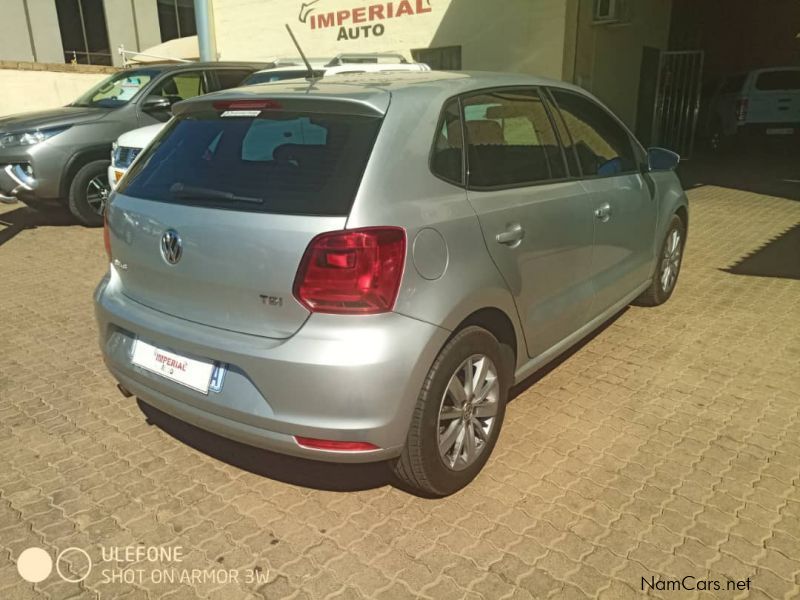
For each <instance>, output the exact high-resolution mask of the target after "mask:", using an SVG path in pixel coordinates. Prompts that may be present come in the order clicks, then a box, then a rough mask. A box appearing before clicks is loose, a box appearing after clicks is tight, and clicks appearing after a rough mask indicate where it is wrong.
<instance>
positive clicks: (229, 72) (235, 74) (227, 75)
mask: <svg viewBox="0 0 800 600" xmlns="http://www.w3.org/2000/svg"><path fill="white" fill-rule="evenodd" d="M251 72H252V71H236V70H233V69H221V70H219V71H214V73H215V74H216V76H217V82H218V83H219V89H221V90H227V89H228V88H233V87H237V86H239V85H241V83H242V81H244V78H245V77H247V76H248V75H250V73H251Z"/></svg>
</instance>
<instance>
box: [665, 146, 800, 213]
mask: <svg viewBox="0 0 800 600" xmlns="http://www.w3.org/2000/svg"><path fill="white" fill-rule="evenodd" d="M798 158H800V149H798V148H797V147H796V146H794V145H792V144H788V143H783V144H777V143H775V144H771V145H768V144H763V143H762V144H755V145H753V146H752V147H749V148H741V149H736V150H731V151H728V152H725V153H723V154H716V155H715V154H709V153H707V152H706V153H703V152H698V153H697V154H696V155H695V156H694V157H692V158H691V159H690V160H687V161H684V162H682V163H681V164H680V166H679V167H678V175H679V177H680V179H681V183H682V184H683V187H684V188H685V189H687V190H689V189H692V188H696V187H701V186H704V185H713V186H718V187H723V188H729V189H737V190H742V191H746V192H753V193H756V194H762V195H765V196H774V197H776V198H785V199H787V200H794V201H800V176H798V171H797V160H798Z"/></svg>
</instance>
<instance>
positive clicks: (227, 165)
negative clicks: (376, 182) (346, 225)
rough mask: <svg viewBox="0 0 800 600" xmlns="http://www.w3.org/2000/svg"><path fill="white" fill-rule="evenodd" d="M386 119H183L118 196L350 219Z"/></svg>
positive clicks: (275, 114) (282, 115)
mask: <svg viewBox="0 0 800 600" xmlns="http://www.w3.org/2000/svg"><path fill="white" fill-rule="evenodd" d="M379 126H380V119H377V118H371V117H360V116H351V115H326V114H305V113H292V112H282V111H268V112H263V113H262V114H261V115H259V116H258V117H256V118H253V117H240V116H234V117H221V116H220V113H218V112H216V111H208V112H204V113H196V114H190V115H186V116H183V117H180V118H177V119H175V120H173V121H172V123H171V124H170V125H168V128H167V130H166V131H165V132H164V134H163V135H161V136H160V137H159V138H157V139H156V141H155V142H154V143H153V144H151V145H150V146H149V147H148V149H147V150H146V151H145V153H144V155H143V156H142V158H141V159H140V160H138V161H137V162H136V163H135V165H134V166H133V168H132V169H131V171H130V174H129V176H128V177H126V178H125V184H124V185H122V186H121V187H120V192H121V193H124V194H128V195H131V196H137V197H140V198H147V199H149V200H159V201H162V202H175V203H187V204H196V205H200V206H213V207H216V208H229V209H234V210H247V211H262V212H270V213H282V214H314V215H346V214H347V213H348V212H349V210H350V206H351V204H352V202H353V199H354V197H355V194H356V191H357V189H358V185H359V183H360V181H361V175H362V173H363V171H364V167H365V166H366V163H367V159H368V158H369V154H370V152H371V149H372V145H373V143H374V141H375V136H376V134H377V131H378V128H379Z"/></svg>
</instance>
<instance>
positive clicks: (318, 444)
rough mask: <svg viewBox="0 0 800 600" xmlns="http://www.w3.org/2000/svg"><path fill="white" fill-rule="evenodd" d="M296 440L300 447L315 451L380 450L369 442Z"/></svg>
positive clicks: (303, 438) (298, 438) (297, 437)
mask: <svg viewBox="0 0 800 600" xmlns="http://www.w3.org/2000/svg"><path fill="white" fill-rule="evenodd" d="M294 439H295V440H296V441H297V443H298V444H299V445H300V446H303V447H304V448H311V449H313V450H333V451H336V452H370V451H372V450H380V448H378V447H377V446H376V445H375V444H370V443H369V442H339V441H336V440H317V439H314V438H307V437H299V436H295V437H294Z"/></svg>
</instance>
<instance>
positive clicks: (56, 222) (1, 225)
mask: <svg viewBox="0 0 800 600" xmlns="http://www.w3.org/2000/svg"><path fill="white" fill-rule="evenodd" d="M76 223H77V222H76V221H75V218H74V217H73V216H72V215H71V214H70V213H69V211H67V210H66V209H62V208H59V207H53V208H52V209H49V210H42V211H37V210H33V209H32V208H28V207H27V206H25V205H24V204H21V205H20V207H19V208H15V209H14V210H10V211H8V212H4V213H0V246H2V245H3V244H5V243H6V242H8V241H9V240H11V239H13V238H14V237H16V236H17V235H18V234H20V233H22V232H23V231H25V230H26V229H36V228H37V227H66V226H71V225H75V224H76Z"/></svg>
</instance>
